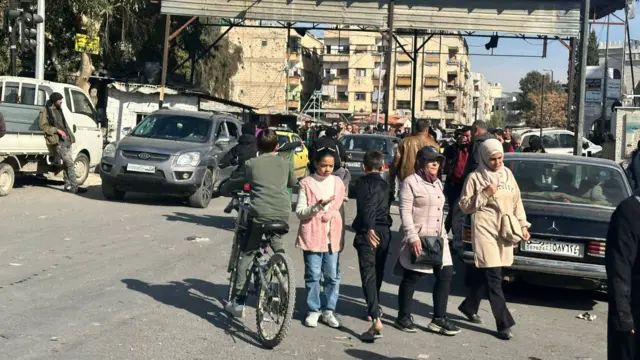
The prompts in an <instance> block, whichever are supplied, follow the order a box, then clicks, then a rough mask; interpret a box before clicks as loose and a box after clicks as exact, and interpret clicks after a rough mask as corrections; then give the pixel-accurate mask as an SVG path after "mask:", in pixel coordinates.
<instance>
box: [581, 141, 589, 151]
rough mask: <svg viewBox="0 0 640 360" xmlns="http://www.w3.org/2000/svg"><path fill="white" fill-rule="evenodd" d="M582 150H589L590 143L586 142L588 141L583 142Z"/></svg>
mask: <svg viewBox="0 0 640 360" xmlns="http://www.w3.org/2000/svg"><path fill="white" fill-rule="evenodd" d="M582 148H583V149H585V150H587V149H588V148H589V143H588V142H586V141H583V142H582Z"/></svg>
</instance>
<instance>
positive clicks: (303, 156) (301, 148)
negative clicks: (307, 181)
mask: <svg viewBox="0 0 640 360" xmlns="http://www.w3.org/2000/svg"><path fill="white" fill-rule="evenodd" d="M276 135H278V145H279V146H280V147H282V146H284V145H285V144H288V143H295V144H298V147H297V148H296V150H295V151H293V152H291V153H290V154H291V156H292V157H293V158H291V160H292V163H293V172H294V173H295V174H296V177H298V178H302V177H305V176H307V175H308V174H309V167H308V165H309V150H308V149H307V147H306V146H305V144H304V142H303V141H302V139H301V138H300V136H299V135H298V134H296V133H294V132H292V131H291V130H282V129H277V130H276ZM283 155H284V154H283ZM283 155H281V156H283Z"/></svg>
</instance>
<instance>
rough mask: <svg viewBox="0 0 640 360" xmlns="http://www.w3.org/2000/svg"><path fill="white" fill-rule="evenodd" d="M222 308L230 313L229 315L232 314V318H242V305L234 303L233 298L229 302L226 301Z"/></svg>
mask: <svg viewBox="0 0 640 360" xmlns="http://www.w3.org/2000/svg"><path fill="white" fill-rule="evenodd" d="M224 310H225V311H226V312H228V313H229V314H231V316H233V317H234V318H243V317H244V305H238V304H236V301H235V300H233V301H231V302H228V303H227V304H226V305H225V306H224Z"/></svg>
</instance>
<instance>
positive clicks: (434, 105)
mask: <svg viewBox="0 0 640 360" xmlns="http://www.w3.org/2000/svg"><path fill="white" fill-rule="evenodd" d="M438 105H439V104H438V102H437V101H425V102H424V109H425V110H440V109H439V106H438Z"/></svg>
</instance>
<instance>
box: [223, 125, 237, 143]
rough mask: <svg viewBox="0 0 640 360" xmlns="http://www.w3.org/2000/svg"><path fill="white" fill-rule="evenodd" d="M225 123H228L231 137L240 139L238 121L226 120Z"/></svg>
mask: <svg viewBox="0 0 640 360" xmlns="http://www.w3.org/2000/svg"><path fill="white" fill-rule="evenodd" d="M225 123H226V124H227V131H228V132H229V137H231V138H232V139H236V140H237V139H239V138H240V131H239V129H238V125H236V123H234V122H233V121H225Z"/></svg>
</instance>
